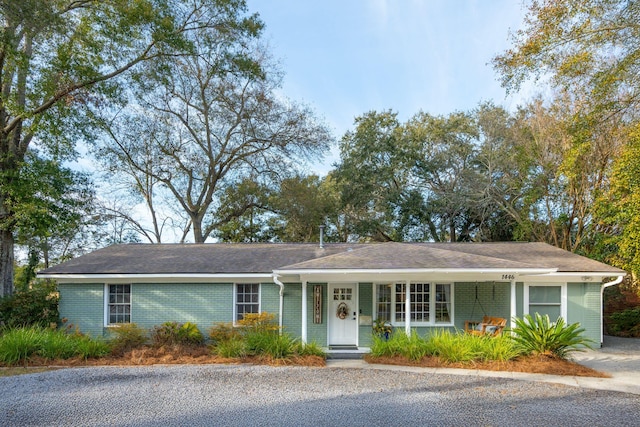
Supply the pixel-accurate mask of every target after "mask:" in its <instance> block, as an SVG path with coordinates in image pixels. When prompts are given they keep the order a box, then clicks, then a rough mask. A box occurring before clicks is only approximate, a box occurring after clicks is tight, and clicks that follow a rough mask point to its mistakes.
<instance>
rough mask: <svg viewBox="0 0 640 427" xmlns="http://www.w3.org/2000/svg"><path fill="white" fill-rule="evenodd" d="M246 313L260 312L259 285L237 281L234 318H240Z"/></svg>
mask: <svg viewBox="0 0 640 427" xmlns="http://www.w3.org/2000/svg"><path fill="white" fill-rule="evenodd" d="M247 313H260V285H259V284H257V283H238V284H237V285H236V303H235V317H234V318H235V320H236V321H238V320H242V319H243V318H244V315H245V314H247Z"/></svg>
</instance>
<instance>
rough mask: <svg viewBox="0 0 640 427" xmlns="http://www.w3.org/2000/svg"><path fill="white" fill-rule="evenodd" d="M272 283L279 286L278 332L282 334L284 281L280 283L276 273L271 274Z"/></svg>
mask: <svg viewBox="0 0 640 427" xmlns="http://www.w3.org/2000/svg"><path fill="white" fill-rule="evenodd" d="M273 283H275V284H276V285H278V286H280V308H279V313H278V327H279V329H280V333H281V334H282V314H283V307H284V283H282V282H281V281H280V280H279V279H278V275H277V274H274V275H273Z"/></svg>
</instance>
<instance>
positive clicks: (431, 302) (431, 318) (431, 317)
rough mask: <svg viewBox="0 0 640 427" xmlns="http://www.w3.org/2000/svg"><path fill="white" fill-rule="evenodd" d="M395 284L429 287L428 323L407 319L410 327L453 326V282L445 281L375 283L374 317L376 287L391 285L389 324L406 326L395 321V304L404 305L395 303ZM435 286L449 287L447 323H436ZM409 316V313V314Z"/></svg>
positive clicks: (399, 302) (375, 310) (375, 314)
mask: <svg viewBox="0 0 640 427" xmlns="http://www.w3.org/2000/svg"><path fill="white" fill-rule="evenodd" d="M396 284H402V285H405V286H406V285H415V284H423V285H427V284H428V285H429V321H428V322H424V321H423V322H418V321H415V320H411V319H409V324H410V325H411V326H416V327H417V326H431V327H433V326H443V327H449V326H453V325H454V322H455V320H454V319H455V317H454V307H455V304H454V294H455V292H454V287H455V283H453V282H445V281H427V280H425V281H419V280H411V281H401V280H396V281H390V282H376V283H374V284H373V313H374V316H375V317H376V318H377V317H378V286H380V285H385V286H386V285H391V286H392V289H391V311H390V317H391V324H392V325H393V326H405V325H406V321H405V322H398V321H396V320H395V319H396V303H398V304H403V305H404V304H405V301H396V290H395V285H396ZM436 285H449V289H450V301H449V304H450V307H451V309H450V312H449V320H450V321H449V322H438V323H436V298H435V296H436ZM409 315H410V313H409Z"/></svg>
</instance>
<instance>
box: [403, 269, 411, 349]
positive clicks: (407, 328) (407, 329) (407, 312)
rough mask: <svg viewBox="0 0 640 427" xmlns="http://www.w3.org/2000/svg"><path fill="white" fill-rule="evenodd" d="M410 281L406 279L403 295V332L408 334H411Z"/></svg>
mask: <svg viewBox="0 0 640 427" xmlns="http://www.w3.org/2000/svg"><path fill="white" fill-rule="evenodd" d="M410 285H411V282H410V281H409V280H407V283H405V293H404V295H405V297H404V333H405V334H407V336H409V335H410V334H411V286H410Z"/></svg>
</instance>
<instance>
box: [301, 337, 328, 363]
mask: <svg viewBox="0 0 640 427" xmlns="http://www.w3.org/2000/svg"><path fill="white" fill-rule="evenodd" d="M294 352H295V353H296V354H297V355H299V356H319V357H322V358H323V359H326V358H327V353H325V352H324V350H323V349H322V347H320V345H319V344H318V343H317V342H315V341H312V342H309V343H306V344H304V343H303V342H301V341H297V342H296V343H295V346H294Z"/></svg>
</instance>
